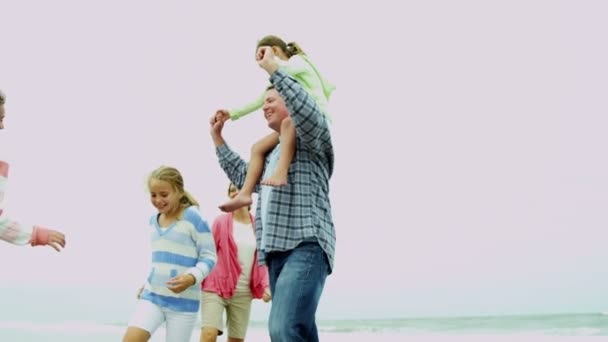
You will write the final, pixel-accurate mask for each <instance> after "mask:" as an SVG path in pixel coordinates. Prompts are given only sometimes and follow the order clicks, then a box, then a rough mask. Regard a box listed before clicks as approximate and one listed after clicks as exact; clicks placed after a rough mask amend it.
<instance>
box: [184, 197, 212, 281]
mask: <svg viewBox="0 0 608 342" xmlns="http://www.w3.org/2000/svg"><path fill="white" fill-rule="evenodd" d="M184 220H186V221H188V222H190V223H191V224H192V226H193V227H194V230H193V231H192V238H193V240H194V241H195V242H196V250H197V254H198V258H197V262H196V266H194V267H192V268H190V269H189V270H188V271H187V273H190V274H192V275H193V276H194V278H195V279H196V284H199V285H200V283H201V282H202V281H203V279H205V277H207V275H209V273H211V270H213V267H215V263H216V262H217V254H216V250H215V241H214V239H213V234H212V233H211V230H210V229H209V225H208V224H207V222H205V220H203V218H202V217H201V215H200V212H199V211H198V210H197V209H196V208H195V207H189V208H188V209H186V211H185V212H184Z"/></svg>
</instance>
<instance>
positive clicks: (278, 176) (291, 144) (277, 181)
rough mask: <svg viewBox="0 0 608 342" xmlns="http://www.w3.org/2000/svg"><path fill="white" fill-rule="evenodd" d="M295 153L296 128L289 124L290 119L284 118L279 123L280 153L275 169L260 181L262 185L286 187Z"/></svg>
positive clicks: (291, 123)
mask: <svg viewBox="0 0 608 342" xmlns="http://www.w3.org/2000/svg"><path fill="white" fill-rule="evenodd" d="M295 153H296V128H295V127H294V125H293V122H291V118H285V119H284V120H283V121H282V122H281V153H280V155H279V161H278V163H277V168H276V169H275V170H274V172H273V174H272V175H271V176H270V177H268V178H266V179H264V180H262V184H264V185H272V186H281V185H287V172H288V171H289V165H290V164H291V161H292V160H293V156H294V154H295Z"/></svg>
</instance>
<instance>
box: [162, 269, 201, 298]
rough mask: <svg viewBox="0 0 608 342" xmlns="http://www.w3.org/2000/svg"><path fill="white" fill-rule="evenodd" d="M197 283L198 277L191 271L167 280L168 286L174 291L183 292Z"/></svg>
mask: <svg viewBox="0 0 608 342" xmlns="http://www.w3.org/2000/svg"><path fill="white" fill-rule="evenodd" d="M195 283H196V278H194V276H193V275H192V274H190V273H188V274H182V275H178V276H177V277H175V278H173V279H171V280H169V281H168V282H167V288H168V289H169V290H171V291H173V293H180V292H183V291H184V290H185V289H187V288H189V287H190V286H192V285H194V284H195Z"/></svg>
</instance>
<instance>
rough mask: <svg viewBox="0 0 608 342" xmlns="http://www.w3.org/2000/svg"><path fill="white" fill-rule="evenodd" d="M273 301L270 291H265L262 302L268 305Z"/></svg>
mask: <svg viewBox="0 0 608 342" xmlns="http://www.w3.org/2000/svg"><path fill="white" fill-rule="evenodd" d="M271 299H272V295H271V294H270V289H265V290H264V294H263V295H262V300H263V301H264V303H268V302H270V300H271Z"/></svg>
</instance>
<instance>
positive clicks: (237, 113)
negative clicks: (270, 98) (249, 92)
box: [228, 93, 264, 121]
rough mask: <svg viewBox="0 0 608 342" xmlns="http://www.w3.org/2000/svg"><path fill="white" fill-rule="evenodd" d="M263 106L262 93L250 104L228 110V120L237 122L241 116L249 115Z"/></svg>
mask: <svg viewBox="0 0 608 342" xmlns="http://www.w3.org/2000/svg"><path fill="white" fill-rule="evenodd" d="M263 105H264V93H262V95H260V96H259V97H257V98H256V99H255V100H253V101H252V102H249V103H247V104H245V105H244V106H241V107H238V108H233V109H229V110H228V114H229V115H230V119H232V120H233V121H234V120H238V119H240V118H242V117H243V116H245V115H247V114H249V113H252V112H255V111H256V110H258V109H260V108H262V106H263Z"/></svg>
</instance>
